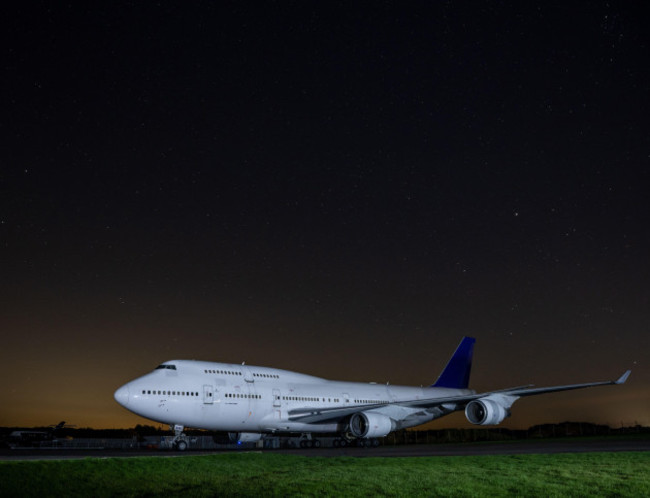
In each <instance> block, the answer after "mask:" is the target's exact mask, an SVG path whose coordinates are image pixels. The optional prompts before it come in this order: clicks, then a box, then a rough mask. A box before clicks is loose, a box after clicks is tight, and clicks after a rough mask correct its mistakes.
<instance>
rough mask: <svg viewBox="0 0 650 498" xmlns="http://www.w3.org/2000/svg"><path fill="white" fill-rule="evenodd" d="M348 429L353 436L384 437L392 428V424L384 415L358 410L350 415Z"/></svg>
mask: <svg viewBox="0 0 650 498" xmlns="http://www.w3.org/2000/svg"><path fill="white" fill-rule="evenodd" d="M349 429H350V433H351V434H352V435H353V436H354V437H359V438H371V437H384V436H385V435H386V434H388V433H389V432H390V431H392V430H393V429H394V424H393V421H392V420H391V419H390V418H388V417H387V416H386V415H381V414H379V413H365V412H359V413H355V414H353V415H352V416H351V417H350V423H349Z"/></svg>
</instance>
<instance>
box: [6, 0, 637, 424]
mask: <svg viewBox="0 0 650 498" xmlns="http://www.w3.org/2000/svg"><path fill="white" fill-rule="evenodd" d="M643 4H644V2H618V1H609V2H603V1H577V2H566V1H558V2H539V4H535V3H534V2H516V1H512V2H462V1H459V2H442V1H441V2H395V3H393V2H358V3H357V2H303V1H300V2H288V1H286V2H285V1H280V2H260V3H257V2H232V3H230V2H178V3H177V4H174V3H170V2H162V5H158V4H154V3H153V2H119V1H118V2H108V3H105V4H102V5H95V4H94V3H91V4H88V5H87V3H86V2H73V3H71V4H69V3H67V2H66V3H65V4H63V3H61V2H33V3H29V4H28V3H20V6H14V7H11V8H9V9H5V11H4V14H3V17H4V24H5V27H4V28H3V32H4V33H5V41H4V42H3V44H2V54H3V56H2V75H3V76H2V87H3V91H2V112H1V113H0V131H1V137H2V139H1V140H2V146H1V147H0V242H1V245H0V272H1V273H0V279H1V282H2V285H1V286H0V330H1V331H2V343H1V345H0V360H1V363H2V371H3V375H2V381H0V425H2V426H8V425H18V426H21V425H22V426H30V425H47V424H52V423H56V422H58V421H59V420H66V421H68V422H69V423H73V424H76V425H78V426H93V427H97V428H103V427H132V426H134V425H135V424H138V423H151V422H147V421H146V419H142V418H139V417H137V416H135V415H132V414H130V413H128V412H127V411H126V410H124V409H123V408H122V407H120V406H119V405H118V404H117V403H116V402H115V401H114V399H113V392H114V390H115V389H116V388H117V387H119V386H120V385H122V384H123V383H125V382H127V381H128V380H131V379H132V378H134V377H136V376H139V375H142V374H144V373H146V372H148V371H150V370H151V369H153V368H154V367H155V366H156V365H158V364H160V363H162V362H163V361H166V360H170V359H176V358H188V359H192V358H193V359H203V360H214V361H224V362H233V363H241V362H242V361H246V363H248V364H253V365H255V364H257V365H269V366H276V367H279V368H286V369H289V370H296V371H301V372H305V373H309V374H313V375H318V376H323V377H326V378H333V379H340V380H357V381H376V382H387V381H389V382H390V383H391V384H406V385H421V384H424V385H427V384H430V383H432V382H433V381H435V379H436V377H437V376H438V374H439V372H440V370H441V369H442V367H443V366H444V364H445V362H446V361H447V358H448V357H449V355H450V354H451V353H452V351H453V350H454V348H455V347H456V346H457V344H458V342H459V341H460V339H461V337H462V336H464V335H471V336H474V337H476V338H477V344H476V348H475V354H474V358H475V360H474V368H473V371H472V377H471V379H470V385H471V387H473V388H475V389H477V390H489V389H498V388H504V387H509V386H517V385H521V384H528V383H534V384H536V385H540V386H543V385H553V384H564V383H574V382H587V381H597V380H608V379H616V378H618V376H619V375H621V374H622V373H623V371H625V370H626V369H628V368H631V369H632V376H631V377H630V380H629V381H628V383H627V384H626V385H625V386H622V387H606V388H598V389H593V390H585V391H580V392H571V393H559V394H550V395H546V396H540V397H535V398H528V399H524V400H520V401H519V402H517V403H516V404H515V405H514V407H513V417H512V418H511V419H509V420H508V421H507V422H506V423H505V424H504V425H505V426H507V427H528V426H529V425H533V424H537V423H545V422H561V421H565V420H575V421H578V420H579V421H589V422H597V423H608V424H610V425H612V426H615V427H617V426H620V425H621V423H623V424H625V425H630V424H635V423H640V424H644V425H649V424H650V384H649V382H650V358H649V351H650V236H649V231H650V118H649V116H650V32H649V31H648V25H649V21H650V19H648V16H647V15H646V14H645V11H644V9H643ZM467 425H468V424H467V423H466V422H465V419H464V416H463V415H462V414H456V415H453V416H450V417H447V418H444V419H442V420H441V421H438V422H436V423H434V424H433V425H432V427H454V426H467Z"/></svg>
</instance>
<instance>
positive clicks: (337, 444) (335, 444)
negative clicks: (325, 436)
mask: <svg viewBox="0 0 650 498" xmlns="http://www.w3.org/2000/svg"><path fill="white" fill-rule="evenodd" d="M332 445H333V446H334V447H335V448H338V447H339V446H341V441H340V440H339V439H335V440H334V442H333V443H332Z"/></svg>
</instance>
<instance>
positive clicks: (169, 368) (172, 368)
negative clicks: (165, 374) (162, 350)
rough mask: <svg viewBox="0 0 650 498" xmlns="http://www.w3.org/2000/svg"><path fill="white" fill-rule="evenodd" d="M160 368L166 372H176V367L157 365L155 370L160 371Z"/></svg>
mask: <svg viewBox="0 0 650 498" xmlns="http://www.w3.org/2000/svg"><path fill="white" fill-rule="evenodd" d="M161 368H166V369H167V370H176V365H165V364H163V365H158V366H157V367H156V368H155V369H156V370H160V369H161Z"/></svg>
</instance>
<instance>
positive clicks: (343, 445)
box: [339, 439, 348, 448]
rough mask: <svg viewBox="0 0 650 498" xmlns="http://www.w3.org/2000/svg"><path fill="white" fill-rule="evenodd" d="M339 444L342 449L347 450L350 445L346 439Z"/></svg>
mask: <svg viewBox="0 0 650 498" xmlns="http://www.w3.org/2000/svg"><path fill="white" fill-rule="evenodd" d="M339 443H340V444H339V446H340V447H341V448H345V447H346V446H347V445H348V442H347V441H346V440H345V439H341V441H340V442H339Z"/></svg>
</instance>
